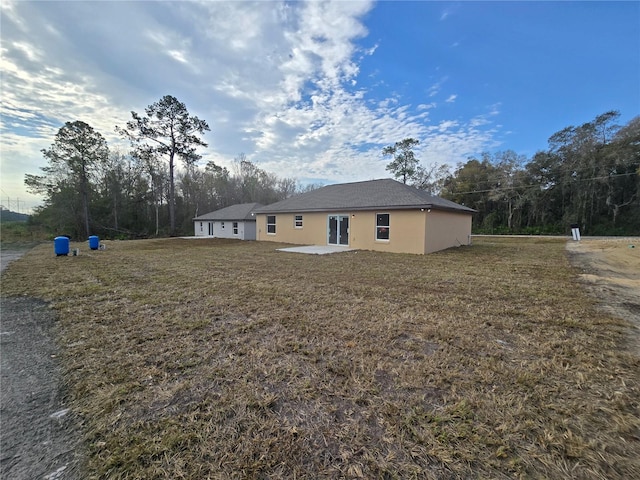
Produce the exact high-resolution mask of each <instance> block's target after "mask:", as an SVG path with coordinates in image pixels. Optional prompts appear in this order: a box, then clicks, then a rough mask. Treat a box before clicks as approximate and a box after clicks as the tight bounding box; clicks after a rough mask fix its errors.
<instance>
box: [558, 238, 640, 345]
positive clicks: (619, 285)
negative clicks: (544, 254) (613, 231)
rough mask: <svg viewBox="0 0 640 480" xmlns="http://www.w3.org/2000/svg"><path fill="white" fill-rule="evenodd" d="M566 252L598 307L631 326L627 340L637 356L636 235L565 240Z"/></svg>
mask: <svg viewBox="0 0 640 480" xmlns="http://www.w3.org/2000/svg"><path fill="white" fill-rule="evenodd" d="M567 251H568V253H569V260H570V262H571V263H572V264H573V265H574V266H575V267H577V268H578V269H580V271H581V273H580V280H581V282H582V283H583V284H584V285H585V287H586V288H587V290H588V291H589V292H590V293H591V294H592V295H593V296H594V297H596V298H597V299H599V301H600V303H599V306H600V308H602V309H603V310H604V311H606V312H608V313H610V314H613V315H615V316H617V317H620V318H624V319H625V320H629V321H630V322H631V323H632V324H633V325H634V328H633V329H632V330H631V332H630V341H631V345H632V348H633V349H635V352H636V353H637V354H638V355H639V356H640V238H639V237H627V238H615V237H610V238H607V239H600V238H599V239H583V240H582V241H580V242H574V241H569V242H567Z"/></svg>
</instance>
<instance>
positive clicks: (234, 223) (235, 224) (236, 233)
mask: <svg viewBox="0 0 640 480" xmlns="http://www.w3.org/2000/svg"><path fill="white" fill-rule="evenodd" d="M232 226H233V234H234V235H238V222H233V225H232Z"/></svg>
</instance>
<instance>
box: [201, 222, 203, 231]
mask: <svg viewBox="0 0 640 480" xmlns="http://www.w3.org/2000/svg"><path fill="white" fill-rule="evenodd" d="M200 231H201V232H202V231H203V228H202V222H200Z"/></svg>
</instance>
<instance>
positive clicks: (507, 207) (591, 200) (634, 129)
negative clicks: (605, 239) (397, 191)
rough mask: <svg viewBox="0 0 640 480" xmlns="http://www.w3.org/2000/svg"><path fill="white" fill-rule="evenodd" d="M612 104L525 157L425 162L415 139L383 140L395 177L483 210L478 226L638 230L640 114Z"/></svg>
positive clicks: (486, 229)
mask: <svg viewBox="0 0 640 480" xmlns="http://www.w3.org/2000/svg"><path fill="white" fill-rule="evenodd" d="M619 117H620V114H619V112H616V111H610V112H606V113H603V114H602V115H598V116H597V117H596V118H595V119H593V120H592V121H590V122H587V123H584V124H583V125H580V126H577V127H575V126H569V127H566V128H564V129H562V130H561V131H559V132H557V133H555V134H553V135H552V136H551V137H550V138H549V142H548V148H547V149H546V150H540V151H538V152H537V153H536V154H535V155H533V157H532V158H530V159H527V158H526V157H525V156H523V155H518V154H517V153H515V152H514V151H512V150H507V151H502V152H495V153H483V154H482V155H480V156H479V158H476V157H472V158H468V159H467V161H466V162H464V163H460V164H458V165H457V167H456V168H455V170H454V171H453V172H451V171H450V170H449V169H448V168H447V167H446V166H438V165H433V164H432V165H431V166H430V167H428V168H425V167H423V166H422V165H421V164H420V162H419V161H418V160H417V159H416V157H415V155H414V153H413V151H412V148H413V147H415V146H416V145H418V143H419V142H418V141H417V140H415V139H404V140H402V141H401V142H397V143H396V144H395V145H393V146H389V147H385V149H384V150H383V151H382V153H383V155H391V156H393V161H392V162H391V163H389V165H388V166H387V169H388V170H389V171H390V172H392V173H393V174H394V176H395V177H396V178H397V179H400V180H403V181H404V182H405V183H407V184H410V185H414V186H416V187H418V188H423V189H426V190H429V191H430V192H431V193H434V194H438V195H440V196H441V197H443V198H446V199H449V200H452V201H454V202H456V203H460V204H462V205H466V206H468V207H471V208H473V209H475V210H476V211H477V213H476V214H475V215H474V217H473V231H474V233H532V234H552V233H553V234H566V233H567V232H568V231H569V229H570V226H571V225H578V226H579V227H580V228H581V230H582V232H583V233H584V234H586V235H640V117H635V118H633V119H632V120H630V121H629V122H628V123H627V124H626V125H622V126H621V125H617V124H616V121H617V120H618V119H619Z"/></svg>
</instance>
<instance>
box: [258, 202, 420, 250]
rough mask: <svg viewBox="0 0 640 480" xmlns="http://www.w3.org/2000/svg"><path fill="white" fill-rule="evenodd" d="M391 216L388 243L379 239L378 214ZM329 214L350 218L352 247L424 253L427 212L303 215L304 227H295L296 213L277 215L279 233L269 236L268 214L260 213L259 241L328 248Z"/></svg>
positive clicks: (385, 211) (350, 243) (350, 241)
mask: <svg viewBox="0 0 640 480" xmlns="http://www.w3.org/2000/svg"><path fill="white" fill-rule="evenodd" d="M378 213H388V214H389V223H390V225H389V240H388V241H386V240H376V215H377V214H378ZM329 215H348V216H349V247H351V248H357V249H362V250H377V251H382V252H395V253H424V250H425V244H424V231H425V212H421V211H420V210H392V211H387V210H384V209H381V210H380V211H370V212H363V211H357V212H347V211H345V212H331V213H325V212H323V213H304V214H302V219H303V226H302V228H295V214H290V213H279V214H276V233H275V235H273V234H267V215H266V214H257V215H256V224H257V228H258V232H257V239H258V240H263V241H272V242H283V243H293V244H297V245H326V244H327V239H328V234H327V229H328V217H329Z"/></svg>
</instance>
